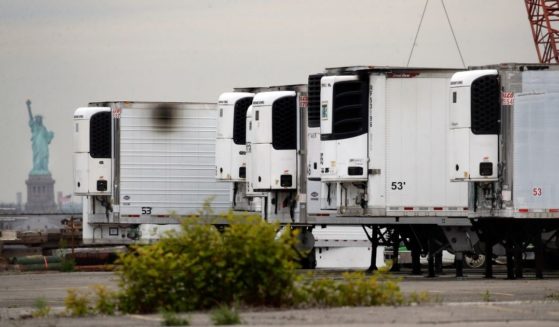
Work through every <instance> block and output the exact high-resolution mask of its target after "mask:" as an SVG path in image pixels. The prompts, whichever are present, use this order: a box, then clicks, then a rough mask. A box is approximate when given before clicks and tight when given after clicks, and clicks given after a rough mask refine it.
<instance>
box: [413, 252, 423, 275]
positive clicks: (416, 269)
mask: <svg viewBox="0 0 559 327" xmlns="http://www.w3.org/2000/svg"><path fill="white" fill-rule="evenodd" d="M420 256H421V252H420V248H419V246H418V245H413V247H412V248H411V269H412V271H411V273H412V275H421V262H420V259H419V257H420Z"/></svg>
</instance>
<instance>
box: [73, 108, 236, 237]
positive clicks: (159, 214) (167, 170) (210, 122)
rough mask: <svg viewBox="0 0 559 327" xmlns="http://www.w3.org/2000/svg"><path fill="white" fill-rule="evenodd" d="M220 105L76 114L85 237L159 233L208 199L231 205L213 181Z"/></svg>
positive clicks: (77, 179) (220, 208)
mask: <svg viewBox="0 0 559 327" xmlns="http://www.w3.org/2000/svg"><path fill="white" fill-rule="evenodd" d="M216 116H217V112H216V105H215V104H214V103H157V102H98V103H90V104H89V106H88V107H83V108H78V109H77V110H76V111H75V113H74V194H76V195H81V196H83V242H84V243H86V244H87V243H92V244H127V243H133V242H147V241H150V240H153V239H157V238H159V237H160V236H161V235H162V233H163V232H165V231H166V230H169V229H177V228H178V227H179V222H180V219H183V218H187V217H189V216H191V215H197V214H199V210H201V209H202V208H203V206H204V204H205V203H206V202H207V201H209V202H210V203H211V207H212V209H213V210H214V213H215V214H218V213H220V212H224V211H227V210H228V209H229V208H230V207H231V199H230V185H227V184H223V183H218V182H217V181H216V180H215V178H214V175H215V172H214V169H215V166H214V165H215V159H214V158H215V144H216V137H215V135H216Z"/></svg>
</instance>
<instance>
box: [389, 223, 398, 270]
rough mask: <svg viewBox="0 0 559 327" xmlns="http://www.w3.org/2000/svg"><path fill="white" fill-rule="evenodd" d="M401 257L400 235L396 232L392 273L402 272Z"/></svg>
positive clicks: (393, 243) (393, 239)
mask: <svg viewBox="0 0 559 327" xmlns="http://www.w3.org/2000/svg"><path fill="white" fill-rule="evenodd" d="M399 256H400V234H398V232H397V231H394V234H392V267H391V268H390V271H392V272H396V271H400V264H399V262H398V257H399Z"/></svg>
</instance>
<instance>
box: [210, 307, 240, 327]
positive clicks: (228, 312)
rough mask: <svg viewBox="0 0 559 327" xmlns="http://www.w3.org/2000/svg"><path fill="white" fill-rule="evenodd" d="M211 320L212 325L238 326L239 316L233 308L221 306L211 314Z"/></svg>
mask: <svg viewBox="0 0 559 327" xmlns="http://www.w3.org/2000/svg"><path fill="white" fill-rule="evenodd" d="M211 319H212V322H213V323H214V325H218V326H219V325H240V324H241V316H240V315H239V312H238V311H237V310H236V309H235V308H229V307H228V306H225V305H222V306H220V307H218V308H216V309H214V310H212V313H211Z"/></svg>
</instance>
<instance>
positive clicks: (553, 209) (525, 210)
mask: <svg viewBox="0 0 559 327" xmlns="http://www.w3.org/2000/svg"><path fill="white" fill-rule="evenodd" d="M517 212H519V213H530V212H535V213H542V212H555V213H557V212H559V209H556V208H552V209H526V208H520V209H518V210H517Z"/></svg>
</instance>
